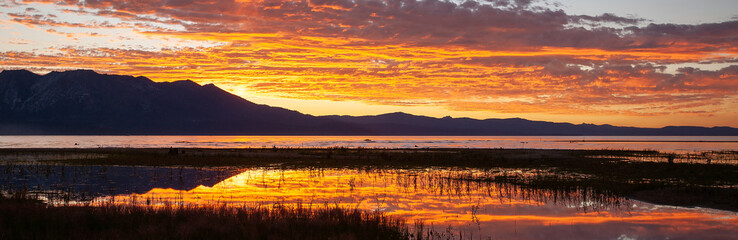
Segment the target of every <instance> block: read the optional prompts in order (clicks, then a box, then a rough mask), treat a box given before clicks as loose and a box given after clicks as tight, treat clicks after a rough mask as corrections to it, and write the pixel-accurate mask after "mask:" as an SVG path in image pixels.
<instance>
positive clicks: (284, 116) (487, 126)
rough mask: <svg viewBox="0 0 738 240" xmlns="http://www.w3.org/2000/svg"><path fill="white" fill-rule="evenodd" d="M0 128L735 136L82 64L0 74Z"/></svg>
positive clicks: (719, 130)
mask: <svg viewBox="0 0 738 240" xmlns="http://www.w3.org/2000/svg"><path fill="white" fill-rule="evenodd" d="M0 134H213V135H225V134H228V135H258V134H265V135H279V134H294V135H730V136H734V135H738V129H736V128H729V127H713V128H705V127H665V128H634V127H616V126H611V125H592V124H579V125H574V124H570V123H552V122H543V121H529V120H525V119H519V118H514V119H486V120H477V119H470V118H450V117H445V118H432V117H424V116H415V115H410V114H405V113H390V114H383V115H378V116H362V117H353V116H323V117H315V116H311V115H306V114H302V113H299V112H296V111H291V110H287V109H283V108H277V107H270V106H266V105H259V104H255V103H252V102H249V101H247V100H245V99H243V98H240V97H238V96H235V95H233V94H230V93H228V92H226V91H223V90H222V89H220V88H218V87H216V86H215V85H212V84H207V85H203V86H201V85H198V84H197V83H194V82H192V81H189V80H185V81H176V82H165V83H157V82H153V81H151V80H149V79H148V78H145V77H132V76H122V75H105V74H98V73H95V72H93V71H89V70H75V71H66V72H51V73H49V74H46V75H37V74H34V73H32V72H29V71H25V70H5V71H2V72H1V73H0Z"/></svg>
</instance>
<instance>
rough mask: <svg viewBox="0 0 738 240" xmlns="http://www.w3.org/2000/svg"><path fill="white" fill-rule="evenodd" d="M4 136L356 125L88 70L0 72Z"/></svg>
mask: <svg viewBox="0 0 738 240" xmlns="http://www.w3.org/2000/svg"><path fill="white" fill-rule="evenodd" d="M0 125H1V127H0V133H3V134H342V133H347V132H352V131H361V129H358V128H356V127H355V126H354V125H351V124H346V123H341V122H337V121H333V120H328V119H320V118H316V117H313V116H309V115H305V114H301V113H299V112H296V111H290V110H287V109H283V108H276V107H269V106H266V105H258V104H254V103H252V102H249V101H246V100H244V99H243V98H240V97H238V96H235V95H233V94H230V93H228V92H226V91H223V90H222V89H220V88H218V87H216V86H215V85H212V84H207V85H204V86H200V85H198V84H197V83H195V82H192V81H189V80H185V81H177V82H162V83H157V82H153V81H151V80H149V79H148V78H145V77H131V76H120V75H103V74H98V73H95V72H93V71H88V70H76V71H67V72H51V73H49V74H46V75H43V76H39V75H36V74H33V73H31V72H28V71H24V70H16V71H7V70H6V71H3V72H2V73H0Z"/></svg>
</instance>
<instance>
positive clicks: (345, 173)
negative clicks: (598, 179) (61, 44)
mask: <svg viewBox="0 0 738 240" xmlns="http://www.w3.org/2000/svg"><path fill="white" fill-rule="evenodd" d="M0 172H3V173H4V174H3V177H2V179H0V183H2V190H3V191H5V192H8V191H19V190H23V191H27V192H28V194H31V195H36V196H37V197H39V198H41V199H45V200H46V201H48V202H49V203H51V204H57V205H65V204H71V205H75V204H77V205H98V204H110V203H115V204H134V205H147V206H177V205H182V206H184V205H186V206H261V207H264V206H266V207H269V208H281V207H296V206H298V205H299V206H301V207H303V208H319V207H322V206H329V207H333V206H338V207H342V208H348V209H361V210H368V211H381V212H384V213H386V214H387V215H390V216H396V217H401V218H403V219H405V220H406V222H407V224H408V225H411V226H413V227H415V228H418V227H419V226H421V225H422V226H423V228H426V229H433V231H435V232H436V233H437V234H442V235H444V236H447V237H449V236H450V237H451V238H452V239H453V238H460V237H463V238H464V239H468V238H469V237H471V238H473V239H694V238H700V239H731V238H733V237H735V236H737V235H738V215H737V214H736V212H731V211H722V210H714V209H709V208H687V207H676V206H665V205H657V204H651V203H648V202H643V201H638V200H635V199H628V198H624V197H619V196H616V195H613V194H607V193H602V192H597V191H593V190H591V189H587V188H567V189H556V188H544V187H532V186H525V185H521V184H517V185H515V184H509V183H503V182H495V181H480V180H479V179H489V178H494V177H500V176H517V177H526V176H538V177H540V176H541V175H545V174H549V173H547V172H546V171H541V170H532V169H510V168H507V169H487V170H479V169H468V168H417V169H377V168H364V169H362V168H354V169H350V168H296V169H280V168H269V167H254V168H234V167H225V168H191V167H144V166H74V165H61V164H59V165H53V164H49V165H33V164H26V165H23V164H5V165H1V166H0ZM568 177H572V178H576V177H586V176H577V175H571V176H568Z"/></svg>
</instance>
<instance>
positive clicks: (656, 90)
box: [0, 0, 738, 115]
mask: <svg viewBox="0 0 738 240" xmlns="http://www.w3.org/2000/svg"><path fill="white" fill-rule="evenodd" d="M39 2H43V4H47V5H48V6H55V7H59V8H62V9H63V11H64V12H65V13H68V14H80V15H92V16H96V17H100V18H101V19H116V20H118V21H120V22H121V23H120V24H112V23H109V22H108V23H107V24H105V22H104V21H100V22H94V21H89V22H83V23H80V22H73V21H71V20H69V19H67V18H64V17H59V16H55V15H49V14H44V13H42V12H36V11H34V12H29V13H18V12H8V13H6V16H8V17H9V18H10V20H11V21H14V22H17V23H22V24H26V25H32V26H39V27H46V28H49V29H51V30H53V29H54V28H57V27H75V28H86V29H99V28H108V27H109V28H115V27H118V28H133V29H136V31H137V32H138V33H139V34H140V36H139V37H141V38H147V39H148V38H156V39H165V38H175V39H186V40H191V41H195V42H209V43H212V42H217V43H219V44H218V45H216V46H207V47H204V46H203V45H200V46H198V45H196V44H195V45H189V46H165V47H163V48H162V49H163V51H155V52H154V51H146V50H142V49H141V48H136V47H124V46H121V47H117V48H87V47H84V46H68V47H62V48H59V47H57V48H54V51H56V52H57V53H55V54H42V53H31V52H6V53H4V56H3V57H2V58H0V64H2V66H8V67H31V68H38V69H43V68H44V67H46V68H49V69H55V68H57V67H58V66H63V67H66V68H94V69H97V70H102V71H106V72H109V73H120V74H135V75H146V76H149V77H151V78H153V79H157V80H179V79H185V78H189V79H193V80H196V81H198V82H201V83H209V82H214V83H216V84H219V85H222V86H223V87H225V88H229V89H235V88H240V89H245V90H244V91H249V92H254V93H258V94H264V95H270V96H275V95H276V96H280V97H289V98H299V99H324V100H336V101H345V100H356V101H364V102H369V103H375V104H387V105H403V106H405V105H433V106H438V105H440V106H444V107H447V108H449V109H453V110H472V111H492V112H504V113H521V112H535V113H555V114H573V113H592V112H596V113H603V114H613V115H617V114H626V115H668V114H674V113H682V114H698V115H709V114H712V113H715V112H726V111H729V110H728V109H730V107H731V106H733V105H735V101H734V100H732V99H735V98H736V97H737V96H738V87H737V86H738V84H737V83H738V77H737V75H736V72H737V70H736V68H738V66H728V67H724V68H722V69H717V70H702V69H698V68H682V69H679V70H678V71H677V72H666V71H665V69H666V65H669V64H696V63H735V62H736V61H738V21H727V22H722V23H708V24H698V25H678V24H653V23H652V24H647V25H645V24H644V23H645V22H646V20H644V19H638V18H630V17H622V16H617V15H614V14H602V15H598V16H587V15H569V14H567V13H566V12H565V11H563V10H561V9H555V8H548V7H546V5H545V4H542V3H541V2H538V1H506V0H492V1H463V2H456V1H454V2H452V1H439V0H384V1H379V0H309V1H282V0H253V1H235V0H222V1H218V0H216V1H213V0H208V1H201V0H194V1H144V0H132V1H100V0H95V1H53V2H51V1H39ZM25 8H26V7H22V9H25ZM34 9H36V10H37V11H38V9H42V8H38V7H35V8H34ZM82 37H84V36H81V37H80V38H82ZM6 68H7V67H6ZM387 89H392V90H393V91H387Z"/></svg>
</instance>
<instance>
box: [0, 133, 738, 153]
mask: <svg viewBox="0 0 738 240" xmlns="http://www.w3.org/2000/svg"><path fill="white" fill-rule="evenodd" d="M273 146H275V147H319V148H324V147H351V148H354V147H367V148H542V149H631V150H643V149H653V150H660V151H670V152H691V151H720V150H738V136H728V137H714V136H648V137H638V136H635V137H634V136H625V137H622V136H543V137H530V136H523V137H521V136H494V137H478V136H471V137H468V136H0V148H96V147H132V148H162V147H164V148H168V147H202V148H261V147H273Z"/></svg>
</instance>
